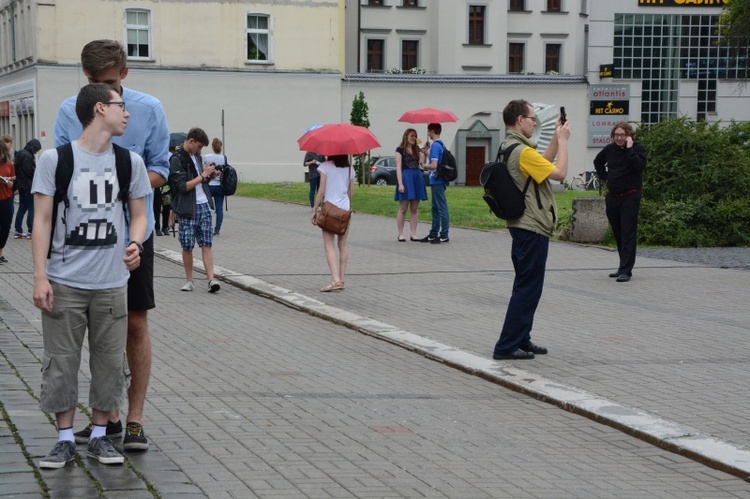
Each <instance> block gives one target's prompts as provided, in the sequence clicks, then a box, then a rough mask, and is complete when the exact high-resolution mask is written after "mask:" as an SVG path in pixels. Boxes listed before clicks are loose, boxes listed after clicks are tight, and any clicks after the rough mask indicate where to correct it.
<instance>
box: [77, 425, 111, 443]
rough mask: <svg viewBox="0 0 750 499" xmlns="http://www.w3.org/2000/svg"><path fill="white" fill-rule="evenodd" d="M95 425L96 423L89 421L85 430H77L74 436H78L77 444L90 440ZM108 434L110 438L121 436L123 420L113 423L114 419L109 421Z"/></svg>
mask: <svg viewBox="0 0 750 499" xmlns="http://www.w3.org/2000/svg"><path fill="white" fill-rule="evenodd" d="M93 427H94V424H93V423H91V422H89V424H88V426H86V428H84V429H83V430H81V431H79V432H76V433H74V434H73V436H74V437H76V443H77V444H87V443H88V442H89V438H91V430H92V428H93ZM106 435H107V436H108V437H109V438H110V439H113V438H120V436H121V435H122V421H120V420H117V422H116V423H113V422H112V421H107V430H106Z"/></svg>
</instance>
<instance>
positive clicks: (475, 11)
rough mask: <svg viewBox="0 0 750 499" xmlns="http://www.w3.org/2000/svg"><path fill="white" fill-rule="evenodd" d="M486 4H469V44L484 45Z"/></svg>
mask: <svg viewBox="0 0 750 499" xmlns="http://www.w3.org/2000/svg"><path fill="white" fill-rule="evenodd" d="M484 23H485V6H484V5H469V45H484Z"/></svg>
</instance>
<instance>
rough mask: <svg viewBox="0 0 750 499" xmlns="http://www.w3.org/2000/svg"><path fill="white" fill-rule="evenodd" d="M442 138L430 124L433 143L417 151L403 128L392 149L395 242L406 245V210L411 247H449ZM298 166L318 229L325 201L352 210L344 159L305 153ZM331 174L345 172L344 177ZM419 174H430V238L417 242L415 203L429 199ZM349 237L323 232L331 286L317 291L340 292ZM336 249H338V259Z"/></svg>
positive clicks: (347, 165) (347, 164)
mask: <svg viewBox="0 0 750 499" xmlns="http://www.w3.org/2000/svg"><path fill="white" fill-rule="evenodd" d="M441 133H442V126H441V125H440V124H439V123H431V124H429V125H428V126H427V134H428V135H429V137H430V141H432V142H430V141H428V142H426V143H425V145H424V146H423V147H421V148H420V147H419V145H418V142H417V141H418V139H417V131H416V130H414V129H413V128H407V129H406V131H405V132H404V134H403V136H402V138H401V143H400V144H399V146H398V147H397V148H396V177H397V185H396V193H395V195H394V200H395V201H398V203H399V209H398V215H397V216H396V226H397V228H398V238H397V239H398V241H402V242H403V241H406V238H405V237H404V225H405V223H406V211H407V210H408V211H409V227H410V240H411V241H414V242H423V243H432V244H440V243H447V242H449V238H448V230H449V225H450V214H449V212H448V203H447V201H446V198H445V189H446V187H447V182H446V181H445V180H443V179H442V178H440V177H439V176H438V175H437V167H438V165H439V164H440V163H441V162H442V160H443V152H444V151H445V145H444V144H443V141H442V140H441V139H440V134H441ZM302 164H303V166H305V167H307V168H308V176H307V177H308V182H309V183H310V193H309V197H310V206H311V207H312V210H313V213H312V217H311V222H312V224H313V225H316V218H317V215H318V212H319V211H320V207H321V206H322V204H323V201H329V202H331V203H333V204H334V205H335V206H337V207H338V208H341V209H343V210H350V207H351V197H352V189H353V186H354V178H355V174H354V172H353V170H352V168H351V163H350V162H349V157H348V156H346V155H337V156H329V157H328V160H326V158H325V156H322V155H319V154H316V153H314V152H308V153H306V154H305V158H304V160H303V161H302ZM335 168H342V169H343V168H347V169H348V173H344V172H342V171H339V170H336V169H335ZM423 168H424V169H426V170H430V171H431V172H430V189H431V192H432V227H431V229H430V233H429V234H428V235H427V236H425V237H423V238H421V239H420V238H418V237H417V224H418V223H419V218H418V215H419V213H418V211H419V202H420V201H425V200H426V199H427V188H426V186H425V183H424V179H423V178H422V169H423ZM348 235H349V231H348V230H347V231H346V233H345V234H343V235H341V236H338V235H334V234H332V233H330V232H326V231H323V249H324V251H325V254H326V262H327V263H328V269H329V271H330V273H331V284H329V285H326V286H324V287H323V288H321V291H322V292H329V291H340V290H343V289H344V273H345V271H346V266H347V264H348V261H349V251H348V249H347V247H346V241H347V238H348ZM334 246H338V250H339V255H338V258H337V256H336V248H335V247H334Z"/></svg>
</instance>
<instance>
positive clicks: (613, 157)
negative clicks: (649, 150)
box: [594, 142, 647, 194]
mask: <svg viewBox="0 0 750 499" xmlns="http://www.w3.org/2000/svg"><path fill="white" fill-rule="evenodd" d="M646 161H647V159H646V148H645V147H643V144H641V143H640V142H634V143H633V147H630V148H625V147H620V146H618V145H617V144H615V143H614V142H612V143H611V144H607V145H606V146H605V147H604V149H602V150H601V151H599V154H597V155H596V158H594V167H595V168H596V173H597V175H599V178H600V179H602V180H604V181H606V182H607V190H608V191H609V192H611V193H612V194H621V193H623V192H627V191H629V190H631V189H640V188H641V186H642V185H643V179H642V178H641V174H642V173H643V170H645V169H646Z"/></svg>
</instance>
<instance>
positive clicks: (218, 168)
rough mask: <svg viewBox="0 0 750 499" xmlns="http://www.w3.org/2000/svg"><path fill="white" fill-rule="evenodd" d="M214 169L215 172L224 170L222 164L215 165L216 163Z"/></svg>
mask: <svg viewBox="0 0 750 499" xmlns="http://www.w3.org/2000/svg"><path fill="white" fill-rule="evenodd" d="M214 169H215V170H216V171H217V172H222V171H223V170H224V165H217V164H216V163H214Z"/></svg>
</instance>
